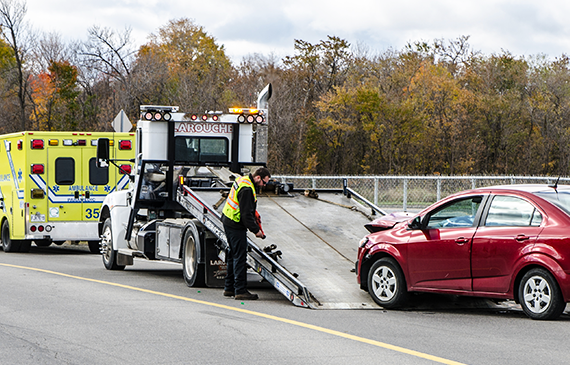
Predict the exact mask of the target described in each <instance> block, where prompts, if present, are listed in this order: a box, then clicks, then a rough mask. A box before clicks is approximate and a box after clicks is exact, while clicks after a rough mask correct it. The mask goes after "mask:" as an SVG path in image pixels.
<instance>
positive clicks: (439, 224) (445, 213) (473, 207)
mask: <svg viewBox="0 0 570 365" xmlns="http://www.w3.org/2000/svg"><path fill="white" fill-rule="evenodd" d="M482 199H483V198H482V197H481V196H475V197H469V198H465V199H459V200H455V201H453V202H452V203H450V204H446V205H445V206H443V207H441V208H439V209H437V210H435V211H433V212H431V213H430V214H429V216H428V221H427V223H426V229H433V228H458V227H471V226H473V222H474V221H475V216H476V215H477V211H478V210H479V206H480V205H481V201H482Z"/></svg>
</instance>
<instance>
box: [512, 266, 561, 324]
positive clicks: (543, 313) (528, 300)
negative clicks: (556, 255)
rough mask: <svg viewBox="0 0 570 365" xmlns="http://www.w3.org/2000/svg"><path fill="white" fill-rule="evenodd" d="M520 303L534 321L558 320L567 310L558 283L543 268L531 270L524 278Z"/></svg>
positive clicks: (520, 287) (520, 291)
mask: <svg viewBox="0 0 570 365" xmlns="http://www.w3.org/2000/svg"><path fill="white" fill-rule="evenodd" d="M519 301H520V303H521V307H522V309H523V311H524V312H525V314H526V315H527V316H529V317H530V318H532V319H556V318H558V317H560V315H561V314H562V312H563V311H564V309H565V308H566V303H564V298H562V293H560V288H559V287H558V283H557V282H556V280H554V278H553V277H552V275H550V273H549V272H548V271H546V270H545V269H542V268H535V269H532V270H529V272H527V273H526V274H525V275H524V276H523V278H522V280H521V283H520V285H519Z"/></svg>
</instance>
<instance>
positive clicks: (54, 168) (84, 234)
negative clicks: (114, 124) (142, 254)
mask: <svg viewBox="0 0 570 365" xmlns="http://www.w3.org/2000/svg"><path fill="white" fill-rule="evenodd" d="M134 137H135V135H134V133H112V132H93V133H90V132H18V133H11V134H5V135H1V136H0V227H1V235H0V237H1V240H2V248H3V250H4V252H27V251H29V249H30V245H31V243H32V242H34V243H35V244H36V245H37V246H49V245H50V244H52V243H55V244H62V243H63V242H65V241H87V242H88V245H89V249H90V251H91V252H93V253H98V252H99V233H98V220H99V212H100V207H101V203H102V202H103V199H104V198H105V196H106V195H107V194H108V193H110V192H112V191H116V190H122V189H124V188H126V187H127V186H128V184H129V181H130V172H131V169H132V165H133V161H134V160H133V159H134V157H135V156H134V153H135V152H134V151H135V149H134ZM98 138H109V142H110V144H112V146H113V147H112V148H111V149H110V154H111V156H110V157H111V158H113V159H114V160H118V162H116V163H117V164H118V165H119V166H120V168H119V169H117V168H110V169H109V167H103V168H98V167H97V165H96V163H95V159H96V158H95V156H96V151H97V139H98Z"/></svg>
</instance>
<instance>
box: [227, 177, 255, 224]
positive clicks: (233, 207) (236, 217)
mask: <svg viewBox="0 0 570 365" xmlns="http://www.w3.org/2000/svg"><path fill="white" fill-rule="evenodd" d="M244 187H248V188H251V190H252V191H253V201H254V202H257V194H256V193H255V187H254V185H253V182H252V181H251V180H250V179H249V175H246V176H241V177H238V178H237V179H236V180H235V181H234V183H233V184H232V188H231V190H230V193H229V194H228V198H227V199H226V205H224V209H223V210H222V213H223V214H224V215H225V216H226V217H228V218H229V219H231V220H232V221H234V222H238V223H239V221H240V218H241V214H240V210H239V202H238V193H239V191H240V190H241V189H242V188H244Z"/></svg>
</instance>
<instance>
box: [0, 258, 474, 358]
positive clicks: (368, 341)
mask: <svg viewBox="0 0 570 365" xmlns="http://www.w3.org/2000/svg"><path fill="white" fill-rule="evenodd" d="M0 266H6V267H13V268H18V269H24V270H31V271H38V272H43V273H47V274H53V275H59V276H64V277H68V278H72V279H78V280H83V281H90V282H93V283H99V284H105V285H110V286H115V287H119V288H123V289H129V290H135V291H138V292H143V293H148V294H153V295H159V296H162V297H167V298H172V299H178V300H184V301H186V302H192V303H197V304H204V305H208V306H210V307H217V308H222V309H227V310H230V311H234V312H241V313H245V314H249V315H252V316H257V317H261V318H266V319H270V320H273V321H277V322H282V323H287V324H291V325H294V326H298V327H303V328H307V329H311V330H314V331H318V332H322V333H327V334H329V335H333V336H338V337H342V338H346V339H349V340H353V341H358V342H362V343H366V344H369V345H373V346H377V347H382V348H385V349H388V350H392V351H396V352H400V353H403V354H407V355H412V356H416V357H419V358H422V359H427V360H431V361H434V362H437V363H440V364H447V365H465V364H463V363H460V362H457V361H453V360H447V359H444V358H441V357H438V356H433V355H429V354H424V353H423V352H419V351H414V350H410V349H406V348H404V347H400V346H395V345H390V344H388V343H384V342H380V341H375V340H371V339H368V338H364V337H360V336H355V335H350V334H348V333H344V332H339V331H335V330H331V329H328V328H324V327H320V326H315V325H312V324H308V323H303V322H299V321H294V320H291V319H287V318H281V317H277V316H273V315H271V314H265V313H260V312H254V311H251V310H248V309H243V308H236V307H231V306H228V305H224V304H218V303H212V302H206V301H204V300H199V299H192V298H187V297H182V296H179V295H174V294H168V293H162V292H158V291H154V290H148V289H142V288H137V287H134V286H130V285H123V284H117V283H112V282H109V281H103V280H96V279H89V278H84V277H81V276H75V275H69V274H64V273H60V272H56V271H51V270H44V269H37V268H33V267H26V266H19V265H11V264H4V263H0Z"/></svg>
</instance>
